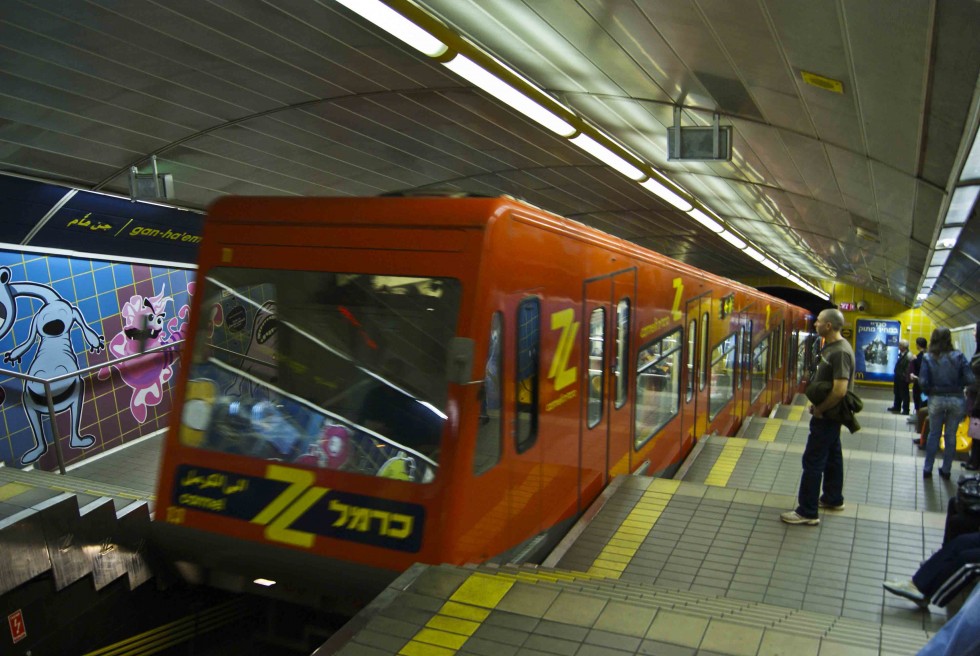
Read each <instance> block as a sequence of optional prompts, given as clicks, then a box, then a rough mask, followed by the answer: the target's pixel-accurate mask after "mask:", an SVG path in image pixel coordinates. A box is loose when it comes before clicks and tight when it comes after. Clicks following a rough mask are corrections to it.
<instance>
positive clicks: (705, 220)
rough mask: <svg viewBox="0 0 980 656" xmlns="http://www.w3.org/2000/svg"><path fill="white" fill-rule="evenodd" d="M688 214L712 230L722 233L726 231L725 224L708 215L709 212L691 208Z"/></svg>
mask: <svg viewBox="0 0 980 656" xmlns="http://www.w3.org/2000/svg"><path fill="white" fill-rule="evenodd" d="M688 214H689V215H690V216H691V218H693V219H694V220H695V221H697V222H698V223H700V224H701V225H703V226H704V227H705V228H707V229H708V230H710V231H711V232H714V233H718V234H720V233H722V232H724V231H725V226H723V225H721V224H720V223H718V222H717V221H715V220H714V219H712V218H711V217H710V216H708V215H707V214H705V213H704V212H702V211H701V210H699V209H697V208H694V209H692V210H690V211H689V212H688Z"/></svg>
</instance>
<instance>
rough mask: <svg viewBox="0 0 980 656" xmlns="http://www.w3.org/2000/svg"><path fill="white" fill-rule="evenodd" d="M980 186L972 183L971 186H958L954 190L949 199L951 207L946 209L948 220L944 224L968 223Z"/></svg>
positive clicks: (957, 224)
mask: <svg viewBox="0 0 980 656" xmlns="http://www.w3.org/2000/svg"><path fill="white" fill-rule="evenodd" d="M978 192H980V186H976V185H972V186H969V187H957V188H956V189H954V190H953V197H952V198H950V200H949V209H947V210H946V220H945V221H943V225H944V226H959V225H963V224H964V223H966V220H967V218H968V217H969V216H970V212H972V211H973V205H974V203H976V202H977V193H978Z"/></svg>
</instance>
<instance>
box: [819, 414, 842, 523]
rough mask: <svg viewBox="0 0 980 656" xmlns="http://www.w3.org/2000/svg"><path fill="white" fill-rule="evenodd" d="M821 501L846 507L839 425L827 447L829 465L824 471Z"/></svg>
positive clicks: (829, 504)
mask: <svg viewBox="0 0 980 656" xmlns="http://www.w3.org/2000/svg"><path fill="white" fill-rule="evenodd" d="M820 500H821V501H823V503H824V504H825V505H828V506H842V505H844V456H843V454H842V453H841V445H840V426H839V425H838V426H837V430H836V434H834V435H832V436H831V437H830V440H829V444H828V445H827V463H826V465H824V470H823V494H822V495H821V496H820Z"/></svg>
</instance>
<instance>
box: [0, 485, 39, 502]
mask: <svg viewBox="0 0 980 656" xmlns="http://www.w3.org/2000/svg"><path fill="white" fill-rule="evenodd" d="M32 489H34V487H33V486H32V485H25V484H24V483H7V484H5V485H0V501H6V500H7V499H13V498H14V497H15V496H17V495H18V494H21V493H22V492H27V491H28V490H32Z"/></svg>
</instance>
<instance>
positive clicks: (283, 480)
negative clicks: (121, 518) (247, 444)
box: [167, 464, 425, 552]
mask: <svg viewBox="0 0 980 656" xmlns="http://www.w3.org/2000/svg"><path fill="white" fill-rule="evenodd" d="M315 481H316V477H315V475H314V473H313V472H312V471H309V470H306V469H297V468H294V467H284V466H282V465H276V464H269V465H267V466H266V470H265V476H264V477H263V478H258V477H254V476H243V475H240V474H235V473H232V472H223V471H218V470H213V469H204V468H201V467H191V466H189V465H182V466H180V467H179V468H178V470H177V478H176V480H175V481H174V494H173V499H172V503H173V505H174V506H176V507H178V508H179V509H180V510H184V509H193V510H199V511H203V512H209V513H214V514H217V515H223V516H226V517H234V518H236V519H241V520H245V521H248V522H251V523H252V524H258V525H261V526H264V527H265V529H264V531H263V534H264V535H265V538H266V539H267V540H271V541H273V542H281V543H283V544H289V545H292V546H294V547H302V548H306V549H309V548H311V547H312V546H313V545H314V543H315V542H316V537H317V536H318V535H320V536H323V537H330V538H336V539H340V540H350V541H352V542H360V543H363V544H371V545H374V546H378V547H385V548H388V549H396V550H398V551H408V552H417V551H418V550H419V549H420V548H421V546H422V533H423V530H424V528H425V508H423V507H422V506H420V505H417V504H412V503H403V502H400V501H393V500H391V499H381V498H378V497H369V496H365V495H361V494H352V493H348V492H341V491H338V490H331V489H329V488H325V487H319V486H317V485H314V483H315ZM168 510H170V509H168ZM184 514H185V513H184V512H179V513H178V512H168V513H167V521H170V522H178V523H179V522H180V521H182V519H183V517H184Z"/></svg>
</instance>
